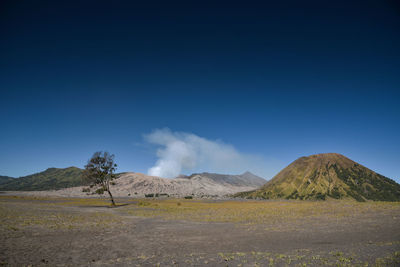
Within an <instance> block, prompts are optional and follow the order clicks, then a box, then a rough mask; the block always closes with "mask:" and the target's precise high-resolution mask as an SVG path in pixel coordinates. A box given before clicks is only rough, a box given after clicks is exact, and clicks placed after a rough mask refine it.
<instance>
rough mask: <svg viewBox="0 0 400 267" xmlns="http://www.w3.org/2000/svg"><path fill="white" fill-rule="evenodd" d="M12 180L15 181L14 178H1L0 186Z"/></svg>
mask: <svg viewBox="0 0 400 267" xmlns="http://www.w3.org/2000/svg"><path fill="white" fill-rule="evenodd" d="M12 180H14V178H12V177H10V176H0V184H5V183H8V182H10V181H12Z"/></svg>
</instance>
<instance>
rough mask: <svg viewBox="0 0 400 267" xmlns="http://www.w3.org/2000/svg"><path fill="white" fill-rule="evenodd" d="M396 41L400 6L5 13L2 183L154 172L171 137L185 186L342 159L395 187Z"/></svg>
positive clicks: (6, 5)
mask: <svg viewBox="0 0 400 267" xmlns="http://www.w3.org/2000/svg"><path fill="white" fill-rule="evenodd" d="M399 32H400V7H399V4H398V3H396V1H382V0H379V1H378V0H377V1H330V2H329V3H327V2H324V1H289V0H288V1H257V2H256V1H246V2H243V1H241V2H235V1H181V2H174V1H172V2H170V1H160V2H157V1H1V4H0V58H1V60H0V125H1V126H0V175H7V176H12V177H19V176H24V175H28V174H32V173H35V172H39V171H43V170H45V169H47V168H49V167H59V168H63V167H68V166H77V167H81V168H82V167H83V166H84V165H85V164H86V162H87V160H88V159H89V158H90V156H91V155H92V154H93V153H94V152H95V151H99V150H102V151H109V152H110V153H114V154H115V160H116V163H117V164H118V165H119V167H118V171H121V172H122V171H134V172H143V173H148V172H153V173H154V171H155V169H154V168H155V167H157V166H160V164H161V165H162V164H165V162H170V161H165V158H166V157H167V158H168V160H170V159H171V157H170V155H171V154H169V152H171V151H174V149H173V148H174V146H170V143H168V142H167V140H175V141H178V142H179V144H183V148H184V149H185V151H186V152H187V149H189V152H190V153H189V152H188V153H187V154H185V153H186V152H185V153H183V154H182V153H181V154H179V155H184V156H182V157H183V158H182V157H178V158H179V159H180V160H181V165H180V167H181V169H179V168H178V170H177V171H180V172H182V173H185V174H190V173H191V172H200V171H224V172H227V173H229V172H230V171H231V172H232V173H233V172H235V173H238V172H241V171H246V170H247V169H249V170H250V171H253V172H254V173H256V174H259V175H261V176H263V177H265V178H266V179H270V178H272V177H273V176H274V175H275V174H277V173H278V172H279V171H280V170H281V169H282V168H284V167H285V166H287V165H288V164H289V163H291V162H292V161H294V160H295V159H297V158H298V157H301V156H307V155H311V154H316V153H325V152H336V153H341V154H343V155H345V156H347V157H349V158H350V159H352V160H354V161H357V162H359V163H361V164H363V165H364V166H366V167H368V168H370V169H372V170H374V171H376V172H378V173H380V174H382V175H385V176H387V177H390V178H392V179H394V180H396V181H397V182H400V164H399V163H400V153H399V151H400V138H399V136H400V134H399V132H400V104H399V100H400V49H399V47H400V34H399ZM160 132H161V133H164V134H166V135H162V136H163V137H160V136H159V137H160V138H164V139H162V140H164V141H161V139H160V140H158V139H157V140H154V138H152V137H154V136H156V137H157V135H155V133H160ZM166 136H167V137H168V138H166ZM171 138H172V139H171ZM193 140H195V141H193ZM196 140H197V141H196ZM192 142H195V145H193V144H194V143H192ZM201 144H207V145H208V147H210V150H204V149H203V146H202V145H201ZM180 148H182V146H180ZM214 149H216V150H214ZM180 151H182V150H180ZM221 151H222V152H224V153H222V152H221ZM175 155H176V154H174V156H175ZM186 155H190V157H189V159H190V160H191V161H189V162H188V161H187V160H186V159H187V157H186ZM215 155H220V156H218V157H216V158H214V156H215ZM227 155H228V156H229V155H237V157H235V160H231V161H229V160H227V163H226V164H222V162H223V160H226V156H227ZM172 158H173V157H172ZM199 158H202V159H203V160H202V161H201V160H199ZM251 159H254V161H252V160H251ZM163 160H164V161H163ZM193 161H194V163H193ZM250 161H252V162H250ZM163 162H164V163H163ZM216 162H217V163H216ZM220 162H221V165H219V163H220ZM238 162H240V163H238ZM243 162H244V163H243ZM254 163H257V164H254ZM182 164H183V165H182ZM222 165H223V166H222ZM150 170H152V171H150ZM175 172H176V170H175ZM172 173H174V172H172Z"/></svg>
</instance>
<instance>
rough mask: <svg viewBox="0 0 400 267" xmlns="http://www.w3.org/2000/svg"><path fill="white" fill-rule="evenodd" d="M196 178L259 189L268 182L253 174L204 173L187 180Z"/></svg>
mask: <svg viewBox="0 0 400 267" xmlns="http://www.w3.org/2000/svg"><path fill="white" fill-rule="evenodd" d="M195 177H205V178H208V179H211V180H213V181H214V182H217V183H220V184H228V185H233V186H251V187H259V186H262V185H264V184H265V183H266V182H267V181H266V180H265V179H263V178H261V177H259V176H257V175H255V174H252V173H251V172H245V173H243V174H238V175H231V174H218V173H209V172H202V173H194V174H192V175H190V176H186V178H187V179H193V178H195Z"/></svg>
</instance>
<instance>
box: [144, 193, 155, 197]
mask: <svg viewBox="0 0 400 267" xmlns="http://www.w3.org/2000/svg"><path fill="white" fill-rule="evenodd" d="M144 196H145V197H154V194H144Z"/></svg>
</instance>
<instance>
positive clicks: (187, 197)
mask: <svg viewBox="0 0 400 267" xmlns="http://www.w3.org/2000/svg"><path fill="white" fill-rule="evenodd" d="M185 199H193V197H192V196H186V197H185Z"/></svg>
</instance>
